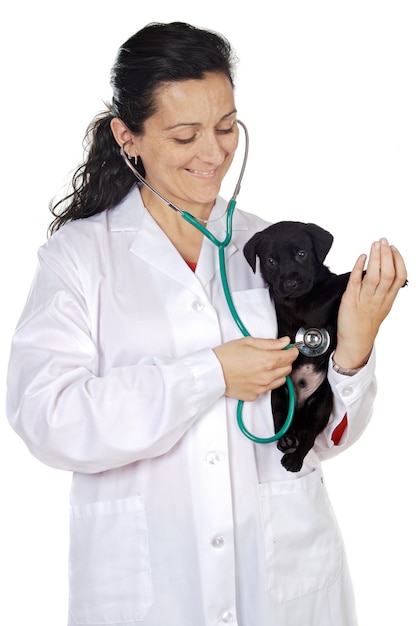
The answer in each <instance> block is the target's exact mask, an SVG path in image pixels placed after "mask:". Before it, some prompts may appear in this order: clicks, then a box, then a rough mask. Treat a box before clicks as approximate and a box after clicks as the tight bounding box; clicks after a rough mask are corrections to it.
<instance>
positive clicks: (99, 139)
mask: <svg viewBox="0 0 416 626" xmlns="http://www.w3.org/2000/svg"><path fill="white" fill-rule="evenodd" d="M158 28H159V31H158V33H157V36H155V35H154V33H153V31H152V32H151V37H150V38H149V37H148V30H146V29H144V30H143V31H141V32H139V33H138V34H137V35H136V36H134V37H133V38H132V40H131V41H130V42H127V43H126V44H125V46H124V52H120V55H119V57H118V61H117V64H116V65H115V69H114V71H113V86H114V91H115V99H114V104H113V109H112V110H111V111H110V112H108V113H107V114H106V116H104V117H101V118H100V119H99V120H98V122H97V123H96V125H95V130H94V133H95V134H94V139H93V142H94V146H95V148H96V152H95V153H94V154H92V151H91V154H90V156H89V157H88V158H89V161H88V163H89V166H90V174H89V184H90V187H89V189H90V190H91V189H92V185H93V184H95V183H94V176H98V177H99V176H102V175H103V172H102V171H101V170H100V169H99V168H97V169H96V170H94V167H93V165H94V159H97V155H98V161H97V162H98V163H100V160H99V159H101V168H102V170H106V168H107V167H108V168H110V166H111V167H113V168H114V169H113V170H112V171H111V174H112V175H113V178H112V177H111V175H110V173H109V170H108V169H107V170H106V171H105V172H104V173H105V176H104V178H101V179H100V180H101V183H102V184H103V185H106V186H107V187H106V189H107V191H108V192H109V190H110V188H113V187H114V186H115V182H114V181H118V182H119V183H120V185H119V186H120V187H122V184H123V180H124V181H126V182H125V189H124V191H122V192H121V194H120V195H121V198H119V199H118V200H117V202H114V197H115V196H112V197H111V198H106V196H105V194H101V196H100V195H99V193H98V191H97V190H98V188H99V185H97V186H96V187H95V188H94V189H95V191H96V192H97V193H96V194H95V195H94V194H93V193H90V194H89V196H88V197H87V196H85V197H84V200H83V202H84V205H85V206H86V204H87V200H88V202H89V205H88V206H89V209H90V213H95V214H93V215H92V216H89V217H88V216H87V215H86V214H85V213H84V215H81V214H80V207H81V208H82V206H83V205H82V202H81V203H78V204H77V199H78V200H79V196H77V197H75V196H74V197H72V198H71V199H70V200H71V202H72V204H71V205H70V206H71V208H70V210H71V211H72V212H71V213H70V212H67V213H66V214H64V216H63V218H62V219H61V221H60V222H59V219H58V222H55V228H54V230H55V232H54V235H53V236H52V237H51V238H50V239H49V240H48V242H47V243H46V244H45V245H44V246H43V247H42V248H41V249H40V251H39V266H38V270H37V274H36V276H35V279H34V282H33V287H32V289H31V292H30V295H29V298H28V301H27V304H26V306H25V309H24V311H23V314H22V317H21V319H20V322H19V324H18V327H17V330H16V333H15V337H14V340H13V346H12V351H11V358H10V367H9V380H8V416H9V419H10V422H11V424H12V426H13V427H14V428H15V429H16V431H17V433H18V434H19V435H20V436H21V437H22V438H23V439H24V440H25V442H26V443H27V445H28V447H29V449H30V451H31V452H32V453H33V454H34V455H35V456H36V457H37V458H39V459H40V460H41V461H42V462H44V463H46V464H48V465H51V466H53V467H57V468H61V469H65V470H68V471H71V472H73V483H72V491H71V544H70V567H69V576H70V597H69V618H68V624H69V625H70V626H75V625H79V624H83V625H88V626H91V625H95V626H98V625H99V626H104V625H109V624H112V625H118V626H139V625H143V626H161V625H165V624H169V625H170V626H195V625H198V626H202V625H204V626H205V625H206V626H208V625H210V626H214V625H215V624H234V625H238V626H257V625H259V626H278V625H279V626H280V625H282V624H283V625H285V626H305V624H307V625H308V626H352V625H353V624H355V623H356V621H355V613H354V601H353V594H352V590H351V585H350V581H349V575H348V570H347V565H346V560H345V555H344V552H343V546H342V540H341V537H340V534H339V530H338V528H337V525H336V522H335V519H334V516H333V513H332V510H331V506H330V503H329V501H328V497H327V493H326V490H325V484H324V479H323V476H322V471H321V465H320V460H321V459H325V458H328V457H330V456H332V455H334V454H336V453H337V452H339V451H341V450H342V449H345V448H346V447H347V446H348V445H350V444H351V443H353V442H354V441H355V440H356V439H357V438H358V437H359V435H360V434H361V432H362V430H363V429H364V428H365V425H366V423H367V422H368V419H369V417H370V414H371V408H372V402H373V398H374V394H375V382H374V356H373V354H371V356H370V358H369V360H368V363H367V364H366V365H365V366H363V367H361V366H362V365H363V363H364V362H365V361H366V360H367V357H368V354H369V352H371V345H372V342H373V340H374V337H375V334H376V332H377V329H378V326H379V324H380V323H381V321H382V319H383V318H384V317H385V315H386V314H387V312H388V309H389V308H390V307H391V304H392V302H393V300H394V297H395V295H396V293H397V291H398V289H399V288H400V284H399V283H400V282H401V284H402V283H403V281H404V278H405V270H404V265H403V262H402V260H401V257H400V255H399V254H398V252H397V251H396V250H395V249H392V248H391V247H390V246H389V245H388V244H387V243H386V242H384V241H383V242H381V244H380V243H379V244H377V245H375V246H373V252H372V254H371V255H370V260H369V272H368V274H369V276H370V279H371V280H373V276H374V273H375V272H374V271H373V269H372V268H373V266H375V265H377V285H378V289H379V291H380V290H381V289H382V290H383V294H382V295H383V298H384V301H385V303H386V304H385V306H384V308H382V307H380V306H379V303H378V302H377V303H376V306H372V305H371V302H373V301H374V299H375V297H374V295H372V296H370V295H368V294H366V283H361V279H356V280H355V282H356V284H355V285H352V286H351V288H350V291H349V297H347V299H346V300H345V302H344V303H343V310H344V317H343V318H342V315H341V314H340V333H341V335H340V344H339V351H338V350H337V354H336V355H335V356H336V357H337V358H339V363H340V365H342V366H343V367H345V368H357V369H359V371H358V372H357V373H356V374H355V375H353V376H346V375H342V374H339V373H337V372H335V371H333V370H332V369H330V371H329V373H328V375H329V378H330V381H331V384H332V388H333V391H334V397H335V410H334V413H333V416H332V418H331V421H330V424H329V426H328V428H327V429H326V431H325V432H324V433H322V434H321V435H320V436H319V438H318V440H317V442H316V445H315V448H314V450H312V451H311V452H310V453H309V454H308V456H307V457H306V459H305V463H304V465H303V468H302V470H301V472H299V473H298V474H293V473H289V472H287V471H286V470H285V469H284V468H283V467H282V466H281V464H280V458H281V453H280V452H279V451H278V450H277V449H276V446H275V445H256V444H254V443H252V442H251V441H249V440H248V439H247V438H246V437H245V436H244V435H243V434H242V433H241V431H240V430H239V428H238V426H237V422H236V403H237V398H241V399H244V400H255V401H253V402H246V403H245V407H244V418H245V422H246V425H247V427H248V428H249V429H250V430H251V431H252V432H255V433H256V434H258V435H259V436H263V437H267V436H270V435H271V434H272V428H273V422H272V416H271V410H270V395H269V392H270V390H271V389H272V388H273V387H276V386H277V385H280V384H283V383H284V379H285V376H286V375H287V374H288V373H289V372H290V367H291V363H292V362H293V360H294V358H296V355H297V351H296V350H295V349H293V348H292V349H290V350H282V348H283V347H284V346H285V345H286V344H287V341H286V340H283V341H280V340H276V339H270V338H274V337H276V336H277V328H276V320H275V314H274V309H273V305H272V304H271V302H270V298H269V295H268V291H267V289H266V288H265V286H264V284H263V282H262V279H261V277H260V275H259V274H258V273H257V274H253V272H252V270H251V269H250V267H249V266H248V264H247V263H246V261H245V259H244V256H243V252H242V248H243V246H244V243H245V242H246V241H247V240H248V239H249V238H250V237H251V236H252V235H253V234H254V233H255V232H257V231H258V230H261V229H262V228H264V227H265V226H266V223H265V222H264V221H263V220H261V219H260V218H258V217H255V216H253V215H250V214H247V213H243V212H240V211H238V210H237V211H236V213H235V219H234V236H233V241H232V243H231V245H230V246H229V247H228V249H227V267H228V271H229V280H230V284H231V288H232V291H233V298H234V301H235V304H236V307H237V309H238V311H239V313H240V315H241V317H242V320H243V322H244V323H245V324H246V325H247V327H248V328H249V330H250V333H251V335H252V337H253V338H241V334H240V331H239V330H238V329H237V327H236V325H235V323H234V321H233V320H232V318H231V315H230V313H229V310H228V307H227V305H226V302H225V298H224V294H223V291H222V286H221V280H220V275H219V268H218V258H217V251H216V249H215V247H214V246H213V245H212V244H211V243H210V242H209V241H208V240H206V239H203V238H202V236H201V235H200V233H198V231H196V230H195V229H193V227H192V226H190V225H187V224H186V223H185V222H184V221H183V220H181V218H180V216H179V215H177V214H175V213H174V212H173V211H171V210H170V209H169V208H166V206H165V205H163V204H162V203H160V202H159V199H158V198H155V197H154V196H153V195H152V194H151V193H150V192H148V190H147V189H144V188H141V189H140V190H139V189H138V188H137V186H136V185H135V184H134V181H133V178H132V177H131V175H130V174H129V172H128V168H126V166H125V164H124V163H123V162H122V159H121V158H120V157H119V154H118V150H117V149H116V148H117V144H116V142H115V141H114V139H113V138H112V135H111V137H110V133H111V132H112V133H113V134H114V137H115V139H116V140H117V142H118V143H124V142H125V141H128V140H130V144H131V145H130V149H131V156H132V158H135V156H136V154H135V153H134V152H135V151H136V150H137V155H140V158H141V160H142V163H143V166H144V169H145V171H146V178H148V179H149V180H150V181H151V182H152V183H154V184H155V186H156V188H158V189H160V190H161V191H162V192H163V193H166V195H167V196H168V197H169V198H172V199H173V200H174V201H177V202H178V204H179V206H182V207H183V208H189V209H190V208H192V209H193V213H195V214H196V215H198V217H200V218H201V219H202V218H203V219H208V218H209V220H210V221H209V223H208V226H209V228H210V230H212V231H213V232H214V234H216V235H217V236H219V237H220V238H221V237H222V234H223V232H224V228H225V218H224V211H225V209H226V203H225V202H224V201H223V200H222V199H221V198H217V194H218V190H219V187H220V184H221V180H222V178H223V176H224V175H225V173H226V171H227V169H228V167H229V164H230V162H231V160H232V156H233V153H234V150H235V147H236V144H237V135H238V130H237V126H236V124H235V119H236V114H235V104H234V100H233V91H232V88H231V82H230V78H229V76H228V75H227V72H225V71H224V69H223V67H221V66H217V65H216V63H217V64H218V61H217V57H218V54H219V53H218V45H217V44H218V42H217V40H216V39H214V43H210V41H211V38H210V39H209V41H207V39H206V36H207V34H206V33H205V34H204V32H203V31H198V30H197V31H194V30H192V29H191V28H189V27H185V26H177V25H176V26H173V25H170V26H165V27H158ZM178 34H180V35H181V36H180V38H179V39H176V36H177V35H178ZM209 37H211V36H209ZM178 42H179V43H178ZM198 42H199V43H200V44H201V46H200V48H201V53H200V54H198V52H196V51H195V54H194V55H193V56H192V64H193V66H195V65H197V64H198V63H199V68H200V70H201V71H202V73H203V77H197V78H195V77H193V75H192V74H191V75H189V74H188V73H187V72H190V71H192V72H193V71H194V69H193V67H192V68H191V70H190V69H189V67H188V66H189V64H188V63H187V61H188V59H189V58H190V57H191V54H190V52H191V51H193V50H196V47H197V44H198ZM149 48H151V50H150V49H149ZM154 48H157V49H158V50H157V52H158V54H159V55H166V50H169V51H170V52H172V54H173V61H172V63H174V65H175V68H176V69H177V68H178V67H179V69H180V72H181V73H180V75H179V79H178V80H179V82H176V81H175V82H171V81H169V80H167V79H166V77H165V78H163V77H162V82H163V84H164V87H163V89H161V90H157V91H156V93H155V94H154V96H155V98H156V99H155V102H156V104H157V106H156V108H153V109H152V110H151V112H150V113H149V111H148V112H147V117H145V123H144V130H143V129H142V131H141V132H139V131H134V126H133V124H134V121H130V120H129V119H128V114H129V112H130V114H131V115H132V116H134V115H137V111H134V110H133V108H132V107H130V109H128V107H123V97H124V95H123V94H124V92H123V91H122V89H121V87H120V84H121V83H120V81H121V80H124V81H127V82H128V83H129V85H132V84H133V82H134V81H133V76H135V75H134V74H128V73H127V71H126V67H127V65H128V64H129V63H132V60H134V61H135V62H137V66H138V65H139V61H140V59H139V57H140V54H142V55H143V56H147V57H150V56H153V57H154V56H155V50H154ZM212 48H215V54H214V52H213V50H212ZM125 51H128V55H127V58H125V56H126V55H125ZM175 54H181V59H182V60H181V64H179V65H178V59H177V57H176V56H175ZM210 54H211V57H212V58H211V57H210ZM222 56H223V57H224V56H225V52H224V51H223V52H222ZM207 59H208V60H207ZM212 59H214V60H212ZM207 63H208V65H207ZM123 64H124V65H123ZM121 69H123V70H124V71H123V72H122V71H121ZM136 69H137V67H136V68H135V71H136ZM218 72H219V73H218ZM119 74H120V76H121V75H122V77H121V78H120V80H119ZM137 80H138V79H137ZM143 80H147V78H146V77H145V78H144V79H143ZM138 89H141V90H142V89H143V86H142V85H141V83H140V82H139V83H138ZM135 97H136V96H135ZM148 97H149V94H148V95H147V98H148ZM130 105H131V97H130ZM132 111H133V112H132ZM126 116H127V117H126ZM132 130H133V131H134V132H131V131H132ZM104 137H107V144H106V146H105V147H103V146H104V144H105V141H104ZM109 138H111V141H109ZM99 149H101V154H100V150H99ZM105 150H107V152H105ZM104 154H105V156H103V155H104ZM116 168H119V169H118V172H119V173H118V177H119V178H114V171H115V169H116ZM94 171H95V172H96V173H95V174H94ZM129 176H130V178H129ZM123 177H124V179H123ZM120 181H121V182H120ZM83 188H84V189H87V188H88V184H87V177H86V178H85V179H84V181H83ZM85 198H87V199H85ZM106 202H107V205H106ZM94 203H95V205H96V206H98V205H100V206H101V207H103V206H104V207H105V210H99V209H96V210H92V209H93V207H94ZM85 206H84V209H85ZM75 210H76V211H78V213H75ZM58 226H59V228H58ZM186 261H189V262H190V264H191V265H192V262H194V263H196V269H195V271H192V269H191V268H190V267H189V264H188V263H187V262H186ZM363 263H364V261H363V259H361V260H360V261H359V262H358V264H357V267H356V270H355V273H354V276H355V278H357V276H361V269H362V264H363ZM379 267H381V274H380V277H379ZM385 275H388V276H386V277H385ZM370 279H369V280H370ZM384 283H385V286H384ZM387 283H389V286H387ZM367 284H368V282H367ZM370 291H371V290H370V287H368V292H370ZM373 293H374V289H373ZM357 295H359V296H360V298H357ZM360 299H361V300H363V301H364V302H365V307H364V305H362V304H361V303H360V301H359V300H360ZM369 310H371V315H369V313H368V312H369ZM370 317H371V321H372V323H373V325H374V327H375V330H374V329H373V330H372V331H371V332H369V331H368V328H367V326H368V324H369V323H370ZM351 323H354V324H355V326H358V327H359V329H361V330H358V332H359V333H360V332H361V335H362V336H363V337H364V336H365V340H363V346H362V347H361V350H362V352H361V353H360V352H358V349H356V346H355V345H354V343H353V340H352V339H351V336H352V331H351V328H350V324H351ZM342 333H343V335H342ZM344 344H345V345H344ZM354 351H355V352H354ZM353 357H354V358H355V360H354V362H353ZM345 415H347V426H346V429H345V431H344V433H343V435H342V438H341V440H340V442H339V445H335V444H334V441H333V439H332V435H333V432H334V430H335V429H336V427H337V426H339V424H340V423H342V422H343V420H344V421H345ZM46 601H47V596H46V595H45V602H46ZM33 618H34V621H35V622H41V621H42V616H41V615H36V616H34V617H33Z"/></svg>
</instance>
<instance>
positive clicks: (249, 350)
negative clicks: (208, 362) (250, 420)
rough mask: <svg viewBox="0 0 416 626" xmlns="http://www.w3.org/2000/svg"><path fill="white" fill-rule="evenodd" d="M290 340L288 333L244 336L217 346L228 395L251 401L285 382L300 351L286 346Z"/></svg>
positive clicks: (215, 349)
mask: <svg viewBox="0 0 416 626" xmlns="http://www.w3.org/2000/svg"><path fill="white" fill-rule="evenodd" d="M289 343H290V339H289V337H282V338H280V339H255V338H253V337H243V338H242V339H236V340H235V341H229V342H227V343H224V344H222V345H220V346H217V347H216V348H214V352H215V354H216V355H217V358H218V360H219V361H220V363H221V366H222V369H223V372H224V378H225V384H226V390H225V395H226V396H230V397H232V398H236V399H237V400H244V401H248V402H251V401H253V400H256V398H258V396H259V395H261V394H262V393H265V392H266V391H270V390H271V389H275V388H276V387H280V386H281V385H283V384H284V383H285V382H286V376H288V375H289V374H290V372H291V371H292V363H293V361H294V360H295V359H296V357H297V356H298V354H299V352H298V350H297V348H288V349H287V350H284V348H286V346H287V345H288V344H289Z"/></svg>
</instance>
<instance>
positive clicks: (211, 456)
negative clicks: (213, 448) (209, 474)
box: [207, 452, 221, 465]
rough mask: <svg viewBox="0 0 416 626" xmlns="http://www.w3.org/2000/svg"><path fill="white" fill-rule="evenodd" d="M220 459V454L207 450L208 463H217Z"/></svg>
mask: <svg viewBox="0 0 416 626" xmlns="http://www.w3.org/2000/svg"><path fill="white" fill-rule="evenodd" d="M220 461H221V458H220V455H219V454H217V453H216V452H208V454H207V462H208V463H209V464H210V465H217V464H218V463H219V462H220Z"/></svg>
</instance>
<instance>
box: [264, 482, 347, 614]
mask: <svg viewBox="0 0 416 626" xmlns="http://www.w3.org/2000/svg"><path fill="white" fill-rule="evenodd" d="M260 501H261V507H262V515H263V524H264V541H265V557H266V564H267V580H268V590H269V592H270V593H271V594H272V595H273V596H274V597H275V598H276V599H277V600H278V601H279V602H285V601H287V600H292V599H294V598H298V597H300V596H303V595H305V594H308V593H313V592H315V591H318V590H319V589H323V588H325V587H328V586H330V585H331V584H332V583H334V582H335V580H336V579H337V578H338V576H339V573H340V570H341V566H342V543H341V536H340V533H339V529H338V525H337V523H336V520H335V518H334V515H333V512H332V508H331V505H330V502H329V499H328V495H327V492H326V488H325V486H324V484H323V478H322V474H321V472H320V471H319V470H315V471H313V472H311V473H310V474H307V475H306V476H303V477H301V478H297V479H293V480H289V481H283V482H273V483H264V484H262V485H260Z"/></svg>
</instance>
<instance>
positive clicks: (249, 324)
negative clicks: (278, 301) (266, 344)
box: [231, 288, 277, 338]
mask: <svg viewBox="0 0 416 626" xmlns="http://www.w3.org/2000/svg"><path fill="white" fill-rule="evenodd" d="M231 296H232V301H233V304H234V306H235V309H236V311H237V314H238V316H239V317H240V319H241V321H242V323H243V324H244V325H245V326H246V328H247V330H248V332H249V333H250V335H252V336H253V337H266V338H270V337H277V321H276V311H275V308H274V304H273V302H272V300H271V298H270V293H269V290H268V289H266V288H261V289H260V288H256V289H247V290H244V291H234V292H233V293H232V294H231ZM234 326H235V324H234ZM239 336H240V337H241V332H240V333H239Z"/></svg>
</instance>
